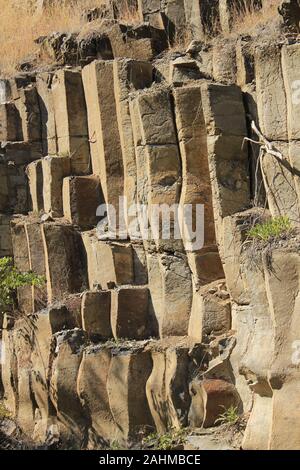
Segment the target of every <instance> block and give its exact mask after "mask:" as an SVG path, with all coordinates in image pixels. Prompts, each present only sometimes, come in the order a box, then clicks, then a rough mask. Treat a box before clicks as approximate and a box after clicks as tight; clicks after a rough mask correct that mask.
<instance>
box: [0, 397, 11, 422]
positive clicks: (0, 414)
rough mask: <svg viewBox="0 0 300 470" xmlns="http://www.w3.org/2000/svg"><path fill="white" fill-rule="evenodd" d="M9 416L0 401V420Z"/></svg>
mask: <svg viewBox="0 0 300 470" xmlns="http://www.w3.org/2000/svg"><path fill="white" fill-rule="evenodd" d="M10 416H11V414H10V412H9V411H8V409H7V408H6V406H5V404H4V402H3V401H1V400H0V420H2V419H5V418H10Z"/></svg>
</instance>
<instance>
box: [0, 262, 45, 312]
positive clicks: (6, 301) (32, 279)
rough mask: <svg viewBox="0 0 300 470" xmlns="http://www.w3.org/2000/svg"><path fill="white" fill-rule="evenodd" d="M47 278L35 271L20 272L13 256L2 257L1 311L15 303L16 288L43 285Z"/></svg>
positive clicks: (0, 282) (0, 279) (0, 271)
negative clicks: (14, 263)
mask: <svg viewBox="0 0 300 470" xmlns="http://www.w3.org/2000/svg"><path fill="white" fill-rule="evenodd" d="M44 284H45V278H44V277H43V276H38V275H37V274H35V273H33V272H25V273H22V272H20V271H19V270H18V269H17V268H16V267H15V266H14V265H13V260H12V258H7V257H5V258H0V312H3V311H5V310H7V308H8V307H9V306H12V305H13V304H14V294H15V292H16V289H18V288H19V287H25V286H35V287H42V286H43V285H44Z"/></svg>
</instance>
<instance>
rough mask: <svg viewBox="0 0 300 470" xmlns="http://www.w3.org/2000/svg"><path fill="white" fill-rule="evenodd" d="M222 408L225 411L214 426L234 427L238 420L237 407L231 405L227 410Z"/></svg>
mask: <svg viewBox="0 0 300 470" xmlns="http://www.w3.org/2000/svg"><path fill="white" fill-rule="evenodd" d="M223 408H224V410H225V411H224V413H222V414H221V415H220V416H219V418H218V419H216V421H215V424H221V425H223V424H226V425H228V426H234V425H235V424H236V423H237V422H238V421H239V419H240V416H239V413H238V409H237V407H235V406H233V405H231V406H230V407H229V408H228V409H226V408H225V407H223Z"/></svg>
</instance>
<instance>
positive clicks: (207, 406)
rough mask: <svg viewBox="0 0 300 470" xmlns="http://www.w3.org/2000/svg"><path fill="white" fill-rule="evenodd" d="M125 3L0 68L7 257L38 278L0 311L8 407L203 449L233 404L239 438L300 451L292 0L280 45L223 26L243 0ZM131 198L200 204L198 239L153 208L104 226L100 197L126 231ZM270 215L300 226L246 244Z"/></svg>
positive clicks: (284, 5) (34, 433)
mask: <svg viewBox="0 0 300 470" xmlns="http://www.w3.org/2000/svg"><path fill="white" fill-rule="evenodd" d="M46 3H47V2H39V8H40V10H41V11H42V9H43V8H46ZM133 3H134V2H129V6H130V8H131V7H132V6H133V7H134V8H135V9H136V10H137V11H138V14H139V21H140V23H139V24H137V23H136V22H135V24H134V25H130V24H128V23H127V24H125V23H122V22H121V21H120V20H118V19H117V17H118V13H117V11H116V7H115V2H111V1H108V0H107V2H106V5H104V6H103V7H101V8H100V7H99V8H97V9H94V10H90V11H86V12H85V13H84V15H83V30H84V29H87V28H88V27H89V26H90V25H93V26H94V27H93V33H92V34H91V35H89V36H87V35H86V34H83V33H82V34H81V33H80V34H77V33H76V34H58V33H55V34H53V35H51V36H50V37H45V38H42V39H40V40H39V44H40V54H41V55H43V56H45V55H47V57H49V59H51V61H52V62H53V64H54V65H53V66H51V67H49V66H48V67H47V69H45V70H42V71H35V70H33V71H30V72H22V73H19V74H17V75H16V76H14V77H12V78H10V79H1V80H0V141H1V149H0V256H1V257H4V256H12V257H13V259H14V263H15V265H16V267H17V268H19V269H20V270H21V271H30V270H32V271H34V272H35V273H37V274H39V275H42V276H45V279H46V282H45V285H44V287H39V288H37V287H22V288H21V289H18V292H17V298H18V299H17V300H18V301H17V311H16V312H14V314H12V313H11V312H4V313H3V314H2V316H1V326H2V356H1V357H2V365H1V381H2V385H1V386H2V391H3V397H4V402H5V405H6V407H7V408H8V410H9V411H10V412H11V414H12V416H13V417H14V418H15V419H16V421H17V423H18V424H19V426H20V427H21V429H22V430H23V432H24V433H25V434H26V435H27V436H29V437H30V438H31V439H32V440H33V441H34V442H35V443H36V444H46V445H49V446H51V445H52V446H53V445H56V446H58V447H60V448H85V449H99V448H102V447H103V446H109V445H110V443H112V442H120V443H123V444H124V443H126V442H127V443H136V442H140V441H141V436H144V435H147V433H153V432H157V433H158V434H163V433H165V432H167V431H168V430H170V429H180V428H183V427H189V428H190V429H191V432H193V429H197V430H199V428H202V431H201V432H200V436H199V438H198V440H199V443H200V444H199V445H200V446H201V445H202V446H203V445H208V444H207V442H208V441H209V439H208V437H207V436H210V435H211V434H205V431H204V430H205V429H208V428H209V429H210V428H213V427H215V426H216V425H217V424H218V418H219V417H220V415H221V414H222V413H223V412H224V409H225V410H226V409H230V408H231V409H234V410H236V412H237V413H238V414H239V415H241V416H243V419H244V420H245V423H246V425H245V432H244V435H243V442H242V443H239V445H241V446H242V447H243V449H300V411H299V409H300V408H299V406H298V404H299V400H300V398H299V397H300V393H299V392H300V372H299V365H300V360H299V357H298V355H297V351H298V350H297V345H299V341H300V323H299V321H300V320H299V309H300V297H299V289H300V235H298V228H299V221H300V215H299V213H300V178H299V176H300V100H299V96H300V95H299V89H300V87H299V83H300V82H299V81H300V42H299V41H298V36H297V34H298V30H299V20H300V15H299V16H297V11H298V10H297V7H298V8H299V10H300V7H299V5H298V2H293V1H290V2H289V1H285V2H281V7H280V12H281V15H280V14H279V13H278V25H277V26H278V31H279V32H278V36H277V39H276V41H274V38H270V37H268V33H267V32H266V31H265V32H263V31H262V36H261V38H259V40H257V38H256V39H255V38H253V37H248V36H247V37H245V36H238V37H236V36H231V35H230V34H229V33H230V31H231V29H232V27H233V26H232V25H233V21H234V15H236V11H237V9H238V11H239V12H240V11H243V8H245V2H240V1H239V0H237V1H233V0H232V1H228V0H226V1H223V0H219V1H218V0H214V1H206V0H202V1H201V0H200V1H199V0H198V1H192V0H190V1H189V0H188V1H184V0H147V1H146V0H145V1H144V0H139V1H137V2H135V4H134V5H133ZM242 3H243V5H242ZM246 3H247V2H246ZM249 3H250V2H249ZM251 3H252V4H253V2H251ZM266 3H268V2H264V1H257V2H255V8H257V9H260V8H267V5H266ZM216 25H217V26H216ZM266 28H267V26H266ZM183 29H185V30H189V31H190V32H191V37H193V38H194V40H193V41H192V42H191V44H190V45H189V47H188V49H187V51H185V52H176V38H178V37H179V36H180V34H182V30H183ZM217 31H218V32H217ZM263 33H264V34H263ZM226 34H227V36H226ZM208 35H209V39H207V37H208ZM174 43H175V45H174ZM170 44H171V49H170ZM172 44H173V45H172ZM249 139H250V140H251V142H250V140H249ZM120 196H125V197H126V198H127V204H128V206H132V205H133V204H144V205H146V206H147V207H148V208H149V207H151V206H152V205H153V204H167V205H169V206H173V205H175V204H179V206H182V207H183V206H184V205H185V204H193V205H196V204H201V205H203V206H204V216H203V221H204V234H203V238H204V239H203V243H202V244H201V246H200V247H199V246H197V247H196V248H194V247H193V245H189V244H187V243H186V240H185V235H186V232H185V231H184V228H183V229H182V239H181V240H178V239H175V238H172V237H171V238H170V239H167V240H166V239H165V238H164V237H163V234H162V233H161V232H160V231H159V234H158V236H155V234H154V231H155V227H154V226H151V223H152V219H151V218H149V221H150V234H151V235H150V237H149V238H148V239H145V238H144V239H139V238H137V237H134V236H133V235H131V232H130V230H129V231H128V233H129V234H128V236H127V237H126V238H125V237H123V239H120V238H119V239H114V238H113V237H112V236H110V235H111V232H110V230H109V226H108V225H107V226H106V227H104V233H102V236H100V234H99V230H97V228H96V227H97V225H98V223H99V222H101V216H100V215H99V212H97V209H98V208H99V206H101V205H102V204H105V203H106V204H110V205H112V206H114V207H115V209H116V211H117V213H118V214H122V216H123V218H124V220H125V226H126V228H129V227H130V224H131V223H132V214H128V213H127V212H125V211H124V208H123V207H122V204H121V203H120ZM103 215H104V214H102V216H103ZM278 216H280V217H282V216H285V217H288V218H289V220H290V221H291V224H292V225H293V232H292V235H290V236H287V237H283V238H282V239H274V240H271V241H269V242H268V243H267V244H263V243H254V242H249V238H248V231H249V229H250V228H251V226H252V225H253V224H255V222H256V221H258V220H259V221H261V220H269V219H270V218H274V217H278ZM109 222H110V220H108V221H107V223H109ZM172 222H174V220H172ZM138 223H139V224H140V225H142V220H140V219H139V220H138ZM101 224H102V225H101V226H102V227H103V226H104V225H103V220H102V222H101ZM295 348H296V349H295ZM209 432H211V430H210V431H209ZM201 433H202V434H201ZM201 436H202V439H203V440H202V441H201ZM191 442H194V444H191V443H190V444H189V446H193V445H195V446H196V444H195V440H193V441H191ZM214 442H215V441H214V440H212V441H211V446H212V447H213V446H214V445H216V444H213V443H214ZM201 443H202V444H201ZM227 445H228V448H229V447H230V446H231V445H232V446H233V445H234V444H233V443H231V444H230V443H229V444H228V443H227ZM189 448H190V447H189Z"/></svg>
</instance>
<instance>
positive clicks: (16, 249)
mask: <svg viewBox="0 0 300 470" xmlns="http://www.w3.org/2000/svg"><path fill="white" fill-rule="evenodd" d="M11 231H12V245H13V254H14V264H15V266H16V268H17V269H18V270H19V271H21V272H27V271H29V270H30V259H29V252H28V243H27V236H26V229H25V223H24V221H22V220H18V219H14V220H12V222H11ZM32 300H33V299H32V292H31V287H20V288H19V289H18V307H19V309H20V310H21V312H24V313H32V312H33V305H32Z"/></svg>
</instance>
